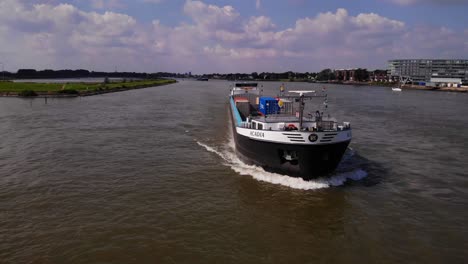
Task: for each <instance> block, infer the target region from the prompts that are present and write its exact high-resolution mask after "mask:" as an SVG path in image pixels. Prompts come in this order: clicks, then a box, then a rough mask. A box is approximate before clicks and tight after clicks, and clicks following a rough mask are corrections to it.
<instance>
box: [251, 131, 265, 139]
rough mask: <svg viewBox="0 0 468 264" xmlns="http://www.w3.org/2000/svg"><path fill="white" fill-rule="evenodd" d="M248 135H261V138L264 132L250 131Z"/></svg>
mask: <svg viewBox="0 0 468 264" xmlns="http://www.w3.org/2000/svg"><path fill="white" fill-rule="evenodd" d="M250 135H251V136H252V137H262V138H264V137H265V134H264V133H263V132H259V131H250Z"/></svg>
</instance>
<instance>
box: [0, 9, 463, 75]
mask: <svg viewBox="0 0 468 264" xmlns="http://www.w3.org/2000/svg"><path fill="white" fill-rule="evenodd" d="M467 9H468V1H467V0H445V1H442V0H375V1H370V0H358V1H336V0H331V1H326V3H323V1H306V0H283V1H272V0H269V1H266V0H246V1H208V0H206V1H192V0H133V1H130V0H86V1H83V0H80V1H78V0H67V1H60V0H37V1H33V0H2V1H1V2H0V64H1V65H2V66H3V67H4V68H5V70H6V71H16V70H18V69H20V68H33V69H38V70H43V69H54V70H57V69H89V70H95V71H113V70H114V69H115V68H116V67H117V69H118V70H119V71H129V72H134V71H135V72H192V73H193V74H203V73H228V72H232V73H235V72H241V73H249V72H286V71H297V72H312V71H313V72H317V71H320V70H321V69H324V68H332V69H339V68H357V67H360V68H368V69H386V68H387V61H388V60H392V59H405V58H410V59H418V58H422V59H439V58H440V59H467V54H468V17H467V16H466V14H465V13H466V10H467Z"/></svg>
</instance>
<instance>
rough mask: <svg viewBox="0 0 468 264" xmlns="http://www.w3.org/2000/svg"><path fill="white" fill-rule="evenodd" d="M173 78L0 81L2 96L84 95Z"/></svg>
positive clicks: (141, 85) (161, 82)
mask: <svg viewBox="0 0 468 264" xmlns="http://www.w3.org/2000/svg"><path fill="white" fill-rule="evenodd" d="M175 82H176V81H175V80H167V79H157V80H137V81H127V82H110V83H106V84H104V83H15V82H0V95H3V96H35V95H39V96H80V95H82V96H86V95H93V94H100V93H108V92H116V91H123V90H130V89H138V88H146V87H153V86H159V85H165V84H170V83H175Z"/></svg>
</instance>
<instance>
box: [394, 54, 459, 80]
mask: <svg viewBox="0 0 468 264" xmlns="http://www.w3.org/2000/svg"><path fill="white" fill-rule="evenodd" d="M388 76H389V78H390V79H392V80H399V79H400V78H401V77H402V78H409V81H412V82H413V83H420V84H423V83H424V85H426V84H427V83H432V84H435V85H439V84H442V85H448V84H457V85H461V84H462V83H463V84H465V83H468V60H461V59H460V60H441V59H406V60H389V61H388ZM435 85H434V86H435Z"/></svg>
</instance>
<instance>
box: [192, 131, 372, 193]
mask: <svg viewBox="0 0 468 264" xmlns="http://www.w3.org/2000/svg"><path fill="white" fill-rule="evenodd" d="M196 142H197V144H198V145H200V146H201V147H203V148H205V149H206V150H207V151H209V152H212V153H215V154H217V155H218V156H219V157H221V158H222V159H223V160H224V164H225V165H226V166H229V167H230V168H231V169H232V170H234V171H235V172H237V173H239V174H241V175H250V176H252V177H253V178H254V179H256V180H259V181H264V182H269V183H273V184H278V185H283V186H287V187H290V188H294V189H301V190H315V189H323V188H329V187H332V186H340V185H343V184H344V183H345V182H346V181H348V180H354V181H357V180H361V179H363V178H365V177H366V176H367V172H365V171H364V170H362V169H359V168H354V169H353V168H351V169H350V168H349V166H346V167H348V168H347V169H341V170H340V168H338V170H337V171H336V172H335V173H334V174H333V175H331V176H329V177H326V178H325V177H323V178H317V179H314V180H309V181H306V180H304V179H302V178H296V177H289V176H286V175H281V174H277V173H272V172H267V171H265V170H264V169H263V168H261V167H259V166H255V165H248V164H245V163H244V162H242V161H241V160H240V159H239V158H238V157H237V156H236V153H235V146H234V142H233V141H232V140H231V141H230V142H229V143H228V144H225V145H223V146H220V147H213V146H209V145H207V144H205V143H202V142H199V141H196ZM353 155H354V151H352V150H349V151H347V152H346V154H345V157H343V161H344V162H345V163H346V162H347V163H349V160H350V159H352V156H353Z"/></svg>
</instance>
